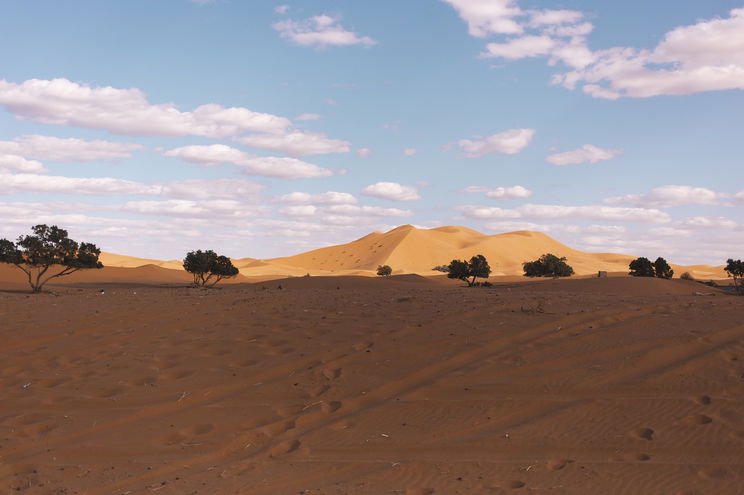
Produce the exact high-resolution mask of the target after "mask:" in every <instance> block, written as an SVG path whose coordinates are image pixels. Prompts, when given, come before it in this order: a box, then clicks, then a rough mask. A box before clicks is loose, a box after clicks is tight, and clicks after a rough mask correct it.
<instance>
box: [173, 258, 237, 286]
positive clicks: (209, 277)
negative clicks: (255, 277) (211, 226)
mask: <svg viewBox="0 0 744 495" xmlns="http://www.w3.org/2000/svg"><path fill="white" fill-rule="evenodd" d="M183 269H184V270H186V271H187V272H189V273H191V274H192V275H193V276H194V285H195V286H197V287H212V286H213V285H215V284H216V283H217V282H219V281H220V280H222V279H223V278H230V277H234V276H235V275H237V274H238V273H239V270H238V269H237V268H235V267H234V266H233V264H232V261H230V258H228V257H226V256H220V255H218V254H217V253H215V252H214V251H212V250H209V251H201V250H199V251H191V252H189V253H188V254H186V257H185V258H184V259H183Z"/></svg>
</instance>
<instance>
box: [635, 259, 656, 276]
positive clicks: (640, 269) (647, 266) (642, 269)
mask: <svg viewBox="0 0 744 495" xmlns="http://www.w3.org/2000/svg"><path fill="white" fill-rule="evenodd" d="M628 268H630V273H629V275H630V276H631V277H655V276H656V272H655V270H654V265H653V263H651V261H650V260H649V259H648V258H643V257H641V258H636V259H634V260H633V261H631V262H630V265H628Z"/></svg>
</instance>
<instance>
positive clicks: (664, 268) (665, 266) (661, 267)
mask: <svg viewBox="0 0 744 495" xmlns="http://www.w3.org/2000/svg"><path fill="white" fill-rule="evenodd" d="M654 272H656V276H657V277H659V278H666V279H670V278H672V277H673V276H674V270H672V267H671V266H669V263H667V262H666V260H665V259H664V258H662V257H658V258H656V261H654Z"/></svg>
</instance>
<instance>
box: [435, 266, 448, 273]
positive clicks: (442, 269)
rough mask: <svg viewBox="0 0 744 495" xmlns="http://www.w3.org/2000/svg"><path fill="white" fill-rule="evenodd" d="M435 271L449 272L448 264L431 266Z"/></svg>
mask: <svg viewBox="0 0 744 495" xmlns="http://www.w3.org/2000/svg"><path fill="white" fill-rule="evenodd" d="M432 270H433V271H435V272H442V273H449V265H437V266H435V267H434V268H432Z"/></svg>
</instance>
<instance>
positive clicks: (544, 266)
mask: <svg viewBox="0 0 744 495" xmlns="http://www.w3.org/2000/svg"><path fill="white" fill-rule="evenodd" d="M522 268H523V269H524V276H525V277H570V276H571V275H573V274H574V270H573V268H571V266H570V265H569V264H568V263H566V258H565V257H564V258H559V257H558V256H556V255H554V254H550V253H547V254H543V255H542V256H540V258H538V259H536V260H535V261H526V262H524V263H522Z"/></svg>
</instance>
